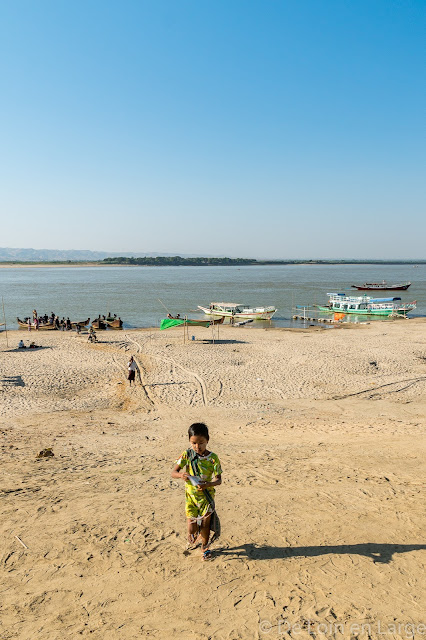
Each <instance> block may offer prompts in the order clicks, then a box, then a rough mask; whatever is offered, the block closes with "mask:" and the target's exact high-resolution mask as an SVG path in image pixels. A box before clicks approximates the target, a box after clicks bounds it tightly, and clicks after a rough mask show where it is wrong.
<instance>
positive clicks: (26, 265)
mask: <svg viewBox="0 0 426 640" xmlns="http://www.w3.org/2000/svg"><path fill="white" fill-rule="evenodd" d="M423 264H426V260H417V261H414V260H382V261H380V260H253V261H248V260H243V259H242V260H241V262H240V260H239V259H238V258H235V259H233V262H229V261H226V260H224V261H223V263H222V262H219V261H217V262H215V263H213V264H212V263H198V264H194V262H193V259H191V258H188V259H185V258H183V259H182V261H181V262H180V263H178V264H173V263H170V262H168V261H167V262H164V263H162V262H154V261H153V262H150V263H145V264H143V263H135V262H112V261H111V262H104V261H99V262H89V261H87V262H86V261H84V262H81V261H75V262H47V261H46V262H40V261H37V262H27V261H22V262H20V261H16V262H11V261H4V262H0V269H31V268H37V269H41V268H50V269H52V268H56V267H57V268H61V269H63V268H66V267H71V268H77V269H78V268H83V267H185V266H187V267H265V266H271V267H273V266H312V267H315V266H323V265H334V266H341V265H354V266H356V265H365V266H367V265H372V266H376V267H380V266H386V265H387V266H398V265H406V266H413V267H415V266H417V265H423Z"/></svg>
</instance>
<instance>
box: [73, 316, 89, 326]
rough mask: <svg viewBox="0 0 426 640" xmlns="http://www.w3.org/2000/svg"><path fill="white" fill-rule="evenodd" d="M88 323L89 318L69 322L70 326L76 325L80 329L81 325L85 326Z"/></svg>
mask: <svg viewBox="0 0 426 640" xmlns="http://www.w3.org/2000/svg"><path fill="white" fill-rule="evenodd" d="M88 324H90V318H87V320H81V321H80V322H71V326H72V327H76V326H77V325H78V326H79V327H81V328H82V329H83V327H87V325H88Z"/></svg>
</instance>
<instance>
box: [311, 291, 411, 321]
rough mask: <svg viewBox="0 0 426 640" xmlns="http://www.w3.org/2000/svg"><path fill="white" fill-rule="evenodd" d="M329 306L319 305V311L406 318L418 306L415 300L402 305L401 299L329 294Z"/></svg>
mask: <svg viewBox="0 0 426 640" xmlns="http://www.w3.org/2000/svg"><path fill="white" fill-rule="evenodd" d="M327 295H328V304H327V305H317V309H318V310H319V311H323V312H328V313H330V312H332V313H345V314H347V313H354V314H357V315H364V316H406V315H407V313H409V312H410V311H412V310H413V309H415V308H416V306H417V301H416V300H413V302H410V303H408V304H401V298H370V296H367V295H364V296H347V295H345V294H344V293H327Z"/></svg>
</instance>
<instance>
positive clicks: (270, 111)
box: [0, 0, 426, 258]
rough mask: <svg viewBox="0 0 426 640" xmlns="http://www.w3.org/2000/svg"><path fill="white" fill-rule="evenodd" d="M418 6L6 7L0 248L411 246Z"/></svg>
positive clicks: (218, 251) (373, 250)
mask: <svg viewBox="0 0 426 640" xmlns="http://www.w3.org/2000/svg"><path fill="white" fill-rule="evenodd" d="M425 9H426V4H425V2H424V1H423V0H422V1H420V0H418V1H416V0H413V1H409V0H399V1H397V0H357V1H356V2H355V1H354V0H352V1H348V0H335V1H333V0H306V1H304V0H297V1H296V0H291V1H290V0H257V1H254V0H245V1H242V0H226V1H222V0H215V1H214V2H213V0H211V1H207V0H204V1H201V0H167V1H166V0H164V1H162V0H151V1H149V2H148V1H145V0H132V1H130V0H121V1H120V2H115V1H114V2H113V1H112V0H102V1H98V0H90V1H85V2H83V1H82V0H81V1H79V0H76V1H73V2H66V1H65V0H62V1H61V0H49V1H48V0H38V2H34V1H33V0H17V1H16V2H3V3H2V4H1V6H0V82H1V96H2V97H1V100H0V136H1V138H0V139H1V145H0V149H1V151H0V158H1V172H0V174H1V175H0V187H1V189H0V206H1V211H2V224H1V230H0V246H3V247H4V246H9V247H34V248H48V249H49V248H51V249H54V248H55V249H93V250H106V251H135V252H142V251H159V252H167V253H180V254H185V253H191V254H194V253H196V254H199V255H204V254H208V255H230V256H250V257H251V256H252V257H273V258H299V257H319V258H326V257H340V258H351V257H358V258H370V257H371V258H373V257H374V258H391V257H394V258H404V257H405V258H424V257H425V252H424V238H425V235H426V234H425V232H426V222H425V220H426V216H425V206H424V205H425V189H424V175H425V135H424V134H425V127H424V124H425V120H424V119H425V90H424V87H425V86H426V84H425V71H424V70H425V47H424V33H425V13H426V12H425Z"/></svg>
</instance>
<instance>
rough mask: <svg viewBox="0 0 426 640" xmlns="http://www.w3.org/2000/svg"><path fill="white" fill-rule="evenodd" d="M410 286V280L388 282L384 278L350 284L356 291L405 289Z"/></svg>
mask: <svg viewBox="0 0 426 640" xmlns="http://www.w3.org/2000/svg"><path fill="white" fill-rule="evenodd" d="M410 286H411V282H401V283H399V284H388V283H387V282H386V281H385V280H382V282H365V283H364V284H352V285H351V287H352V289H358V291H406V289H408V287H410Z"/></svg>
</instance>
